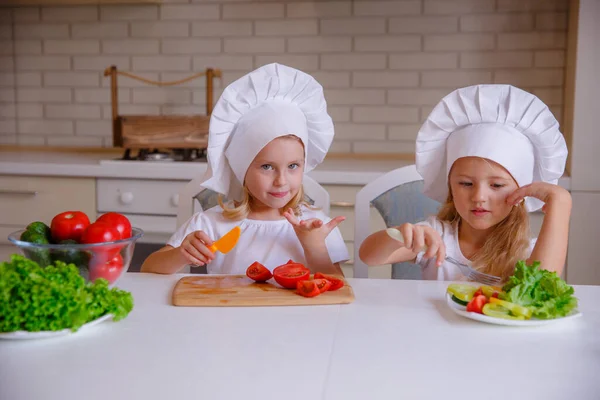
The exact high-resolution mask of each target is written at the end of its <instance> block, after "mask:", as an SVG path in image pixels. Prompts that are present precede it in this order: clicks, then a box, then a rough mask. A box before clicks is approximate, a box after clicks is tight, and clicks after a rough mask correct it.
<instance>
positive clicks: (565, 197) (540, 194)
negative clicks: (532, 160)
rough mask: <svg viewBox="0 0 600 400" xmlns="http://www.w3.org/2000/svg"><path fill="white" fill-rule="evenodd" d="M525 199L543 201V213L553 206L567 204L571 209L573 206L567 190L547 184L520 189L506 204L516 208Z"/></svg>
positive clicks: (511, 195)
mask: <svg viewBox="0 0 600 400" xmlns="http://www.w3.org/2000/svg"><path fill="white" fill-rule="evenodd" d="M525 197H535V198H536V199H538V200H541V201H543V202H544V206H543V207H542V211H543V212H546V211H547V209H548V207H549V206H551V205H552V204H557V203H558V204H567V205H568V206H569V207H570V205H571V194H570V193H569V192H568V191H567V190H565V189H563V188H562V187H560V186H558V185H553V184H552V183H547V182H533V183H531V184H529V185H525V186H522V187H520V188H518V189H517V190H515V191H514V192H512V193H511V194H510V195H509V196H508V197H507V198H506V203H507V204H509V205H511V206H514V205H516V204H518V203H520V202H521V201H523V199H524V198H525Z"/></svg>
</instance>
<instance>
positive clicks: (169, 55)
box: [0, 0, 568, 153]
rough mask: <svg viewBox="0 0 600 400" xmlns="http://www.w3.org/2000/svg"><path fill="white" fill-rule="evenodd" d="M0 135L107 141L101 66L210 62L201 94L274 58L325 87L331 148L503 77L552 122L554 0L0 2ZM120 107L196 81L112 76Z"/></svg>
mask: <svg viewBox="0 0 600 400" xmlns="http://www.w3.org/2000/svg"><path fill="white" fill-rule="evenodd" d="M2 11H3V12H2V13H0V143H11V144H20V145H58V146H63V145H64V146H92V147H93V146H111V145H112V139H111V124H110V118H111V108H110V81H109V80H108V79H107V78H105V77H103V74H102V73H103V71H104V69H105V68H107V67H109V66H110V65H117V66H118V68H119V69H122V70H126V71H130V72H133V73H136V74H139V75H141V76H143V77H145V78H147V79H151V80H163V81H172V80H178V79H181V78H185V77H187V76H189V75H191V74H193V73H195V72H198V71H202V70H203V69H205V68H207V67H213V68H220V69H221V70H223V78H222V79H221V80H217V81H215V96H216V97H218V96H219V95H220V93H222V90H223V88H224V87H225V86H226V85H227V84H229V83H231V82H233V81H234V80H236V79H238V78H239V77H241V76H242V75H244V74H245V73H247V72H249V71H251V70H252V69H254V68H257V67H259V66H261V65H263V64H265V63H270V62H280V63H284V64H288V65H290V66H294V67H296V68H299V69H302V70H305V71H307V72H309V73H311V74H313V76H314V77H315V78H316V79H317V80H319V82H320V83H321V84H322V85H323V87H324V88H325V95H326V98H327V101H328V105H329V110H330V114H331V116H332V118H333V119H334V122H335V124H336V132H337V134H336V138H335V141H334V144H333V146H332V151H336V152H356V153H373V152H376V153H401V152H412V151H414V140H415V137H416V134H417V132H418V129H419V126H420V125H419V124H420V123H421V122H422V121H423V120H424V119H425V118H426V117H427V115H428V114H429V112H430V111H431V109H432V108H433V106H434V105H435V104H436V103H437V102H438V101H439V100H440V99H441V98H442V97H443V96H444V95H446V94H448V93H449V92H450V91H452V90H453V89H455V88H457V87H461V86H465V85H471V84H477V83H492V82H496V83H510V84H515V85H519V86H522V87H523V88H524V89H526V90H530V91H532V92H533V93H535V94H536V95H538V96H539V97H540V98H541V99H542V100H543V101H545V102H547V104H548V105H549V106H550V107H551V110H552V111H553V112H555V113H556V114H557V117H558V118H559V120H560V117H561V115H560V114H561V113H562V106H563V103H564V101H563V96H564V93H563V92H564V91H563V81H564V65H565V54H566V29H567V21H568V15H567V11H568V0H383V1H380V0H355V1H351V0H328V1H323V0H313V1H309V0H281V1H276V2H275V1H262V0H244V1H241V0H240V1H232V0H210V1H208V0H206V1H204V0H202V1H201V0H169V1H165V2H164V4H163V5H126V6H123V5H114V6H96V5H91V6H73V7H71V6H65V7H26V8H12V9H2ZM119 87H120V90H119V103H120V105H119V106H120V111H121V112H122V113H124V114H150V115H156V114H161V113H162V114H186V113H198V112H200V113H202V112H204V106H205V104H204V103H205V93H204V88H205V81H204V79H198V80H195V81H192V82H189V83H186V84H184V85H182V86H178V87H154V86H152V87H151V86H148V85H146V84H143V83H141V82H138V81H135V80H131V79H128V78H125V77H120V78H119Z"/></svg>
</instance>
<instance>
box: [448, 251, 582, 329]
mask: <svg viewBox="0 0 600 400" xmlns="http://www.w3.org/2000/svg"><path fill="white" fill-rule="evenodd" d="M574 292H575V290H574V289H573V287H572V286H569V285H568V284H567V283H566V282H565V281H564V280H562V279H561V278H560V277H559V276H558V275H557V274H556V272H550V271H546V270H543V269H540V268H539V263H538V262H535V263H533V265H531V266H528V265H526V264H525V262H524V261H519V262H518V263H517V265H516V267H515V272H514V274H513V275H512V276H511V277H510V278H509V279H508V281H507V282H506V283H505V284H504V285H503V286H502V287H498V286H481V285H476V284H466V283H453V284H450V285H449V286H448V288H447V291H446V302H447V304H448V307H449V308H450V309H451V310H452V311H453V312H455V313H456V314H458V315H460V316H463V317H466V318H469V319H472V320H475V321H480V322H485V323H489V324H496V325H509V326H539V325H548V324H554V323H558V322H564V321H567V320H572V319H574V318H577V317H581V316H582V313H581V312H579V311H578V310H577V298H576V297H575V296H574Z"/></svg>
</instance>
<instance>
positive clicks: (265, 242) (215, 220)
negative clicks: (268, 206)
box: [167, 206, 349, 274]
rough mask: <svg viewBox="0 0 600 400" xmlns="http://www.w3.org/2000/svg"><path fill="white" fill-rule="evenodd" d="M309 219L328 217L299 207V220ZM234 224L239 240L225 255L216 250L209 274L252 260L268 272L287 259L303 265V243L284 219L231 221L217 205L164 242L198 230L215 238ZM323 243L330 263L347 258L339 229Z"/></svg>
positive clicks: (242, 268) (174, 242) (240, 268)
mask: <svg viewBox="0 0 600 400" xmlns="http://www.w3.org/2000/svg"><path fill="white" fill-rule="evenodd" d="M311 218H319V219H320V220H322V221H323V222H324V223H327V222H329V221H330V220H331V218H329V217H327V216H326V215H325V214H324V213H323V212H322V211H319V210H311V209H309V208H306V207H302V215H301V216H300V217H299V219H302V220H307V219H311ZM236 225H239V227H240V228H241V231H242V233H241V235H240V238H239V240H238V243H237V244H236V245H235V247H234V248H233V249H232V250H231V251H230V252H229V253H227V254H223V253H221V252H218V251H217V253H216V254H215V259H214V260H213V261H212V262H210V263H209V264H208V265H207V271H208V273H209V274H245V273H246V269H247V268H248V267H249V266H250V265H251V264H252V263H253V262H255V261H258V262H260V263H261V264H263V265H264V266H265V267H267V268H268V269H269V270H271V271H272V270H273V269H274V268H275V267H277V266H279V265H281V264H285V263H286V262H287V261H288V260H289V259H292V260H294V261H295V262H299V263H302V264H304V265H306V258H305V257H304V250H303V248H302V245H301V244H300V241H299V240H298V237H297V236H296V232H294V228H293V227H292V225H291V224H290V223H289V222H288V221H287V220H286V219H281V220H276V221H260V220H253V219H243V220H241V221H231V220H228V219H226V218H225V217H224V216H223V209H222V208H221V207H220V206H216V207H213V208H211V209H209V210H206V211H201V212H198V213H196V214H194V215H193V216H192V217H191V218H190V219H189V220H187V221H186V223H185V224H183V225H182V226H181V227H180V228H179V229H178V230H177V231H176V232H175V233H174V234H173V236H171V238H170V239H169V241H168V242H167V244H168V245H170V246H173V247H179V246H180V245H181V242H183V240H184V239H185V237H186V236H187V235H188V234H190V233H191V232H194V231H197V230H201V231H204V232H205V233H206V234H207V235H208V237H210V238H211V239H213V240H217V239H219V238H220V237H221V236H223V235H225V234H226V233H227V232H229V231H230V230H231V229H232V228H233V227H235V226H236ZM325 244H326V246H327V250H328V251H329V258H330V259H331V262H332V263H334V264H335V263H338V262H340V263H341V262H344V261H347V260H348V259H349V256H348V249H347V248H346V244H345V243H344V239H343V238H342V234H341V233H340V231H339V229H338V228H335V229H334V230H333V231H331V233H330V234H329V236H327V238H326V239H325Z"/></svg>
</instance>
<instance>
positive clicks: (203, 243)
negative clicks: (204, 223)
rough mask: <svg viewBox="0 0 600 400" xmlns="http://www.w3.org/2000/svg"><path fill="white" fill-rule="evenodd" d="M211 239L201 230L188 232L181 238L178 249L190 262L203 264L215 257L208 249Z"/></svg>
mask: <svg viewBox="0 0 600 400" xmlns="http://www.w3.org/2000/svg"><path fill="white" fill-rule="evenodd" d="M212 244H213V241H212V240H211V239H210V238H209V237H208V235H207V234H206V233H204V232H203V231H195V232H192V233H190V234H189V235H187V236H186V237H185V239H183V242H181V245H180V246H179V251H180V252H181V254H182V255H183V257H185V259H186V260H188V261H189V262H190V263H191V264H195V265H199V266H201V265H204V264H208V263H210V262H211V261H212V260H214V259H215V254H214V253H213V252H212V251H210V250H209V249H208V246H211V245H212Z"/></svg>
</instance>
